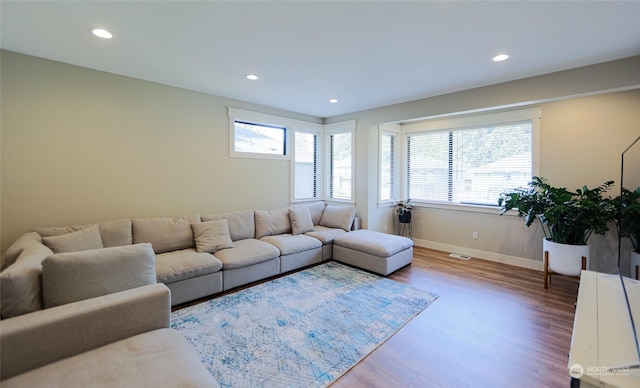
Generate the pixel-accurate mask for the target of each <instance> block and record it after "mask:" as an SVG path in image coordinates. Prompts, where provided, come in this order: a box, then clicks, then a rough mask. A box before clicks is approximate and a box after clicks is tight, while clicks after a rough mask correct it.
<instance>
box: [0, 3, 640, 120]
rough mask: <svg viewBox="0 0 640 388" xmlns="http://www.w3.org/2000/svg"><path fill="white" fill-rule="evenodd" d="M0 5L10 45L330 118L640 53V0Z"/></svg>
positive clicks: (5, 41) (3, 33) (71, 61)
mask: <svg viewBox="0 0 640 388" xmlns="http://www.w3.org/2000/svg"><path fill="white" fill-rule="evenodd" d="M0 4H1V5H0V7H1V8H0V12H1V47H2V48H3V49H6V50H10V51H15V52H19V53H24V54H29V55H34V56H37V57H42V58H47V59H52V60H55V61H60V62H65V63H69V64H74V65H78V66H83V67H88V68H92V69H97V70H102V71H106V72H110V73H115V74H121V75H125V76H128V77H133V78H138V79H143V80H148V81H153V82H157V83H161V84H166V85H171V86H177V87H181V88H186V89H190V90H194V91H199V92H203V93H207V94H213V95H218V96H223V97H228V98H233V99H239V100H243V101H248V102H252V103H257V104H262V105H266V106H270V107H274V108H279V109H284V110H287V111H292V112H298V113H303V114H307V115H312V116H316V117H321V118H326V117H332V116H337V115H340V114H344V113H350V112H355V111H360V110H366V109H371V108H376V107H380V106H385V105H391V104H396V103H401V102H406V101H411V100H416V99H420V98H425V97H431V96H436V95H441V94H446V93H451V92H455V91H459V90H465V89H470V88H475V87H480V86H486V85H490V84H495V83H500V82H505V81H511V80H515V79H520V78H525V77H530V76H535V75H540V74H545V73H550V72H555V71H560V70H566V69H570V68H575V67H580V66H586V65H590V64H595V63H601V62H606V61H610V60H615V59H620V58H626V57H630V56H635V55H640V22H638V20H640V1H627V2H617V1H603V2H596V1H566V2H557V1H510V2H498V1H495V2H494V1H472V2H461V1H442V2H436V1H410V2H409V1H407V2H405V1H375V2H365V1H288V2H280V1H257V2H253V1H197V2H196V1H84V2H81V1H7V0H2V2H1V3H0ZM94 27H102V28H105V29H108V30H109V31H110V32H112V33H113V38H112V39H110V40H104V39H100V38H97V37H95V36H93V35H92V34H91V33H90V32H91V30H92V29H93V28H94ZM499 53H507V54H509V55H510V58H509V59H508V60H506V61H504V62H493V61H491V58H492V57H493V56H495V55H496V54H499ZM639 71H640V69H639ZM250 73H255V74H257V75H258V76H259V77H260V78H259V79H258V80H256V81H249V80H247V79H246V78H245V76H246V75H247V74H250ZM332 98H335V99H338V100H339V102H338V103H333V104H332V103H329V99H332Z"/></svg>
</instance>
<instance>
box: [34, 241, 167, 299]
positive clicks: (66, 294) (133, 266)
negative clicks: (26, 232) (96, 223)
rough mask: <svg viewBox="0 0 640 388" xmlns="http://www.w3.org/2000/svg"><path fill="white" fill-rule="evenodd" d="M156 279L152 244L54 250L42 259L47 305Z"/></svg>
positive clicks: (105, 292)
mask: <svg viewBox="0 0 640 388" xmlns="http://www.w3.org/2000/svg"><path fill="white" fill-rule="evenodd" d="M154 283H156V257H155V254H154V253H153V249H152V248H151V244H148V243H145V244H135V245H128V246H123V247H111V248H104V249H93V250H88V251H80V252H67V253H57V254H53V255H51V256H49V257H47V258H46V259H44V261H43V262H42V301H43V305H44V307H45V308H50V307H55V306H59V305H63V304H67V303H71V302H77V301H79V300H84V299H89V298H95V297H98V296H103V295H107V294H112V293H114V292H119V291H124V290H128V289H131V288H136V287H141V286H146V285H148V284H154Z"/></svg>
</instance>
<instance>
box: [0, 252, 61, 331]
mask: <svg viewBox="0 0 640 388" xmlns="http://www.w3.org/2000/svg"><path fill="white" fill-rule="evenodd" d="M52 254H53V252H52V251H51V249H49V248H47V247H46V246H44V245H43V244H37V245H30V246H28V247H26V248H24V250H23V251H22V254H21V255H20V257H18V260H16V262H15V263H13V264H12V265H10V266H9V267H8V268H7V269H6V270H4V271H2V273H0V291H1V292H0V296H1V298H2V302H1V303H0V308H1V311H0V313H1V314H2V318H3V319H4V318H10V317H14V316H17V315H22V314H26V313H31V312H34V311H38V310H42V287H41V279H42V261H43V260H44V259H45V258H46V257H47V256H49V255H52Z"/></svg>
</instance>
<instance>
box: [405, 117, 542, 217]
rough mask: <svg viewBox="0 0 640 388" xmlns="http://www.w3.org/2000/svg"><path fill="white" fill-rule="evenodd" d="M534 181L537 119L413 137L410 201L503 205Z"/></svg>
mask: <svg viewBox="0 0 640 388" xmlns="http://www.w3.org/2000/svg"><path fill="white" fill-rule="evenodd" d="M531 177H532V123H531V121H526V122H519V123H512V124H505V125H497V126H485V127H482V128H473V129H453V130H447V131H430V132H419V133H410V134H408V135H407V190H408V197H410V198H413V199H423V200H433V201H447V202H455V203H463V204H476V205H497V199H498V196H499V195H500V193H501V192H503V191H504V190H507V189H512V188H514V187H518V186H524V185H526V184H527V183H528V182H529V181H530V180H531Z"/></svg>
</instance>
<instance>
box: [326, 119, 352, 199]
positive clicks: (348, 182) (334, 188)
mask: <svg viewBox="0 0 640 388" xmlns="http://www.w3.org/2000/svg"><path fill="white" fill-rule="evenodd" d="M354 129H355V121H345V122H341V123H334V124H328V125H326V126H325V130H326V139H327V163H328V164H327V172H328V184H327V190H328V192H327V197H328V198H329V199H336V200H346V201H350V200H353V130H354Z"/></svg>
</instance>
